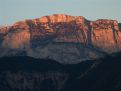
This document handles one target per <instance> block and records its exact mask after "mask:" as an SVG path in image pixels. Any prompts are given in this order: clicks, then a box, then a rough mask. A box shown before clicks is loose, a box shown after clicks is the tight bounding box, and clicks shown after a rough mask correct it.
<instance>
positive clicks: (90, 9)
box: [0, 0, 121, 25]
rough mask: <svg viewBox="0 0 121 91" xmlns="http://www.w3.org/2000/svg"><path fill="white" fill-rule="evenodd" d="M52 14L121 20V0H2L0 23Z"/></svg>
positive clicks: (6, 23)
mask: <svg viewBox="0 0 121 91" xmlns="http://www.w3.org/2000/svg"><path fill="white" fill-rule="evenodd" d="M52 14H68V15H74V16H84V17H85V18H87V19H88V20H97V19H114V20H118V21H119V22H121V0H0V25H12V24H14V23H15V22H17V21H20V20H25V19H34V18H39V17H42V16H45V15H52Z"/></svg>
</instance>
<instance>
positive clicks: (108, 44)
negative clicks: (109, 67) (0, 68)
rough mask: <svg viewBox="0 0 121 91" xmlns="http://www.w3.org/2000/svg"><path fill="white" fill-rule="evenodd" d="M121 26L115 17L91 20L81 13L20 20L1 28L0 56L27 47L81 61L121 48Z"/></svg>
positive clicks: (29, 50) (37, 54)
mask: <svg viewBox="0 0 121 91" xmlns="http://www.w3.org/2000/svg"><path fill="white" fill-rule="evenodd" d="M120 28H121V26H120V23H118V21H116V20H107V19H99V20H96V21H89V20H87V19H85V18H84V17H82V16H70V15H64V14H54V15H50V16H44V17H41V18H37V19H31V20H25V21H19V22H16V23H15V24H13V25H12V26H11V27H9V28H7V29H5V30H3V29H0V31H2V32H0V35H1V36H0V39H1V41H0V45H1V47H0V50H2V51H3V52H2V53H0V56H7V55H9V56H10V55H15V54H16V53H17V52H18V51H19V52H20V51H24V52H26V53H25V54H26V55H27V56H32V57H35V58H45V59H46V58H49V59H54V60H57V61H59V62H60V63H67V64H68V63H78V62H80V61H82V60H86V59H92V58H97V57H100V56H103V55H105V54H107V53H112V52H118V51H120V50H121V31H120ZM4 31H5V32H4ZM11 51H12V52H11ZM14 51H15V52H14Z"/></svg>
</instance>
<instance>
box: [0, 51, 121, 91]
mask: <svg viewBox="0 0 121 91" xmlns="http://www.w3.org/2000/svg"><path fill="white" fill-rule="evenodd" d="M120 68H121V53H116V54H111V55H107V56H105V57H103V58H99V59H97V60H86V61H83V62H81V63H78V64H60V63H58V62H57V61H55V60H50V59H46V60H45V59H35V58H31V57H27V56H15V57H4V58H0V91H121V78H120V77H121V71H120Z"/></svg>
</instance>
